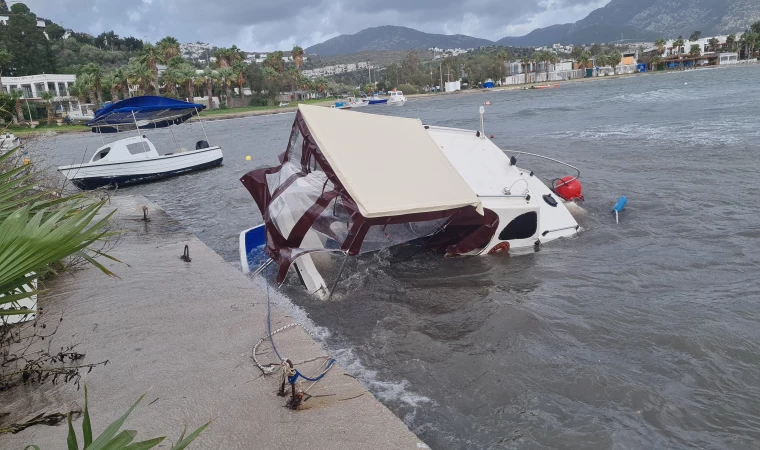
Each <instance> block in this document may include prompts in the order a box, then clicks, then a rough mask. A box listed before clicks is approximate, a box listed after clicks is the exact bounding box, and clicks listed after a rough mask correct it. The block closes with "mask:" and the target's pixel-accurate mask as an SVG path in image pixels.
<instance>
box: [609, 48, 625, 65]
mask: <svg viewBox="0 0 760 450" xmlns="http://www.w3.org/2000/svg"><path fill="white" fill-rule="evenodd" d="M608 58H609V59H608V60H607V62H608V63H609V65H610V66H612V68H613V69H616V68H617V66H619V65H620V63H621V62H623V54H622V53H620V50H618V49H615V50H613V51H612V52H611V53H610V54H609V56H608Z"/></svg>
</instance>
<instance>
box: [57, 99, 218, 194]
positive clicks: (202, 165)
mask: <svg viewBox="0 0 760 450" xmlns="http://www.w3.org/2000/svg"><path fill="white" fill-rule="evenodd" d="M204 108H205V106H204V105H200V104H193V103H187V102H183V101H179V100H174V99H170V98H165V97H153V96H144V97H133V98H129V99H126V100H122V101H120V102H117V103H114V104H112V105H109V106H107V107H106V108H103V109H101V110H99V111H97V112H96V113H95V118H94V119H93V120H91V121H89V122H88V123H87V125H88V126H90V127H92V128H93V132H98V133H101V134H102V133H116V132H121V131H131V130H134V131H136V132H137V134H138V135H137V136H133V137H129V138H126V139H120V140H117V141H114V142H111V143H109V144H105V143H104V145H103V146H101V147H100V148H98V149H97V151H96V152H95V154H94V155H93V156H92V158H90V160H89V161H88V162H86V163H83V164H72V165H68V166H61V167H59V168H58V171H59V172H61V173H62V174H63V175H64V176H65V177H66V178H67V179H69V180H71V181H72V183H73V184H74V185H75V186H77V187H78V188H80V189H83V190H87V189H95V188H98V187H102V186H119V185H124V184H133V183H142V182H146V181H153V180H158V179H162V178H168V177H172V176H176V175H180V174H184V173H187V172H191V171H195V170H201V169H207V168H211V167H215V166H218V165H220V164H221V163H222V160H223V155H222V149H221V148H220V147H219V146H211V145H209V143H208V137H207V136H205V133H206V131H205V128H204V129H203V130H204V131H203V133H204V136H205V137H206V138H205V139H203V140H199V141H198V142H196V144H195V149H193V150H188V149H185V148H180V149H177V150H176V151H174V152H170V153H165V154H159V152H158V151H157V150H156V147H155V145H153V143H152V142H151V141H150V140H148V138H147V137H146V136H145V135H143V134H142V133H141V131H142V130H144V129H151V128H162V127H168V126H171V125H175V124H180V123H182V122H184V121H186V120H188V119H190V118H191V117H192V116H195V115H198V113H199V111H201V110H202V109H204ZM201 126H202V124H201Z"/></svg>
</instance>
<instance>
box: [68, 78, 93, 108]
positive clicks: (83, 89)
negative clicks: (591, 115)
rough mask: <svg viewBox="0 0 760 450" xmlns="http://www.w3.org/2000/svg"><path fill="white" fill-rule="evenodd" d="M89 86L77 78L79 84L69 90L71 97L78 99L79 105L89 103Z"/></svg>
mask: <svg viewBox="0 0 760 450" xmlns="http://www.w3.org/2000/svg"><path fill="white" fill-rule="evenodd" d="M87 90H88V88H87V86H85V85H84V84H83V83H82V82H81V81H80V79H79V78H77V82H76V83H74V85H73V86H71V87H70V88H69V95H72V96H74V97H76V98H77V100H78V101H79V104H80V105H82V104H83V103H87V100H86V97H87Z"/></svg>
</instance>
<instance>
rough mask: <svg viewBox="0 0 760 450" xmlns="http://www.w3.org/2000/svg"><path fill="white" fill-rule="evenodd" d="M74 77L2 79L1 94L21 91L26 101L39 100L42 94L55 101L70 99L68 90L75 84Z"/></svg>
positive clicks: (54, 76) (35, 76)
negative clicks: (64, 98) (50, 95)
mask: <svg viewBox="0 0 760 450" xmlns="http://www.w3.org/2000/svg"><path fill="white" fill-rule="evenodd" d="M76 81H77V77H76V75H62V74H57V75H56V74H43V75H28V76H25V77H3V81H2V83H3V84H2V86H3V92H5V93H8V92H11V91H14V90H18V91H21V92H22V93H23V97H24V98H27V99H39V98H41V95H42V92H50V93H51V94H53V97H54V98H55V99H56V101H60V100H59V97H70V96H69V88H71V86H73V85H74V83H76Z"/></svg>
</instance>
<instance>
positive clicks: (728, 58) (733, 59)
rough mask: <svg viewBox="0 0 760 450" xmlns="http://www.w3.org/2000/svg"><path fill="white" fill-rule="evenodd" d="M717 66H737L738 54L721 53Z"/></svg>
mask: <svg viewBox="0 0 760 450" xmlns="http://www.w3.org/2000/svg"><path fill="white" fill-rule="evenodd" d="M719 64H720V65H721V66H724V65H731V64H739V54H738V53H721V54H720V61H719Z"/></svg>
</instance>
